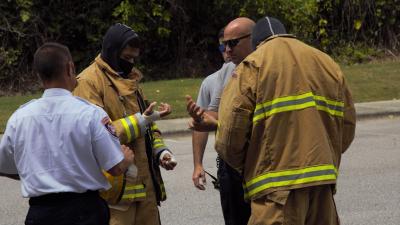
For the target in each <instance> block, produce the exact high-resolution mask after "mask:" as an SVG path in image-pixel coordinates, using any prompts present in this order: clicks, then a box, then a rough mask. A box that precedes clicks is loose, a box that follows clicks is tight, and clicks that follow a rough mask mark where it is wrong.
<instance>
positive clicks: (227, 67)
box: [197, 62, 236, 112]
mask: <svg viewBox="0 0 400 225" xmlns="http://www.w3.org/2000/svg"><path fill="white" fill-rule="evenodd" d="M235 67H236V66H235V64H233V63H232V62H229V63H224V65H222V67H221V69H219V70H218V71H217V72H215V73H213V74H211V75H209V76H208V77H207V78H206V79H204V81H203V83H202V84H201V87H200V91H199V96H198V98H197V105H199V106H200V107H202V108H204V109H207V110H210V111H215V112H217V111H218V107H219V102H220V100H221V94H222V91H223V90H224V87H225V85H226V84H227V83H228V81H229V79H230V78H231V75H232V73H233V71H234V69H235Z"/></svg>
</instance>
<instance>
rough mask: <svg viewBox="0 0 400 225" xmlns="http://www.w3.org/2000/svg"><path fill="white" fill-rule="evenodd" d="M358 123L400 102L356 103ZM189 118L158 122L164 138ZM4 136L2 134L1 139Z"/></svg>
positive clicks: (398, 110) (392, 112)
mask: <svg viewBox="0 0 400 225" xmlns="http://www.w3.org/2000/svg"><path fill="white" fill-rule="evenodd" d="M355 107H356V113H357V121H359V120H365V119H373V118H381V117H386V116H389V117H390V116H400V100H390V101H377V102H364V103H356V104H355ZM189 119H190V118H189V117H187V118H179V119H169V120H160V121H157V126H158V127H159V128H160V130H161V132H162V134H163V135H164V136H176V135H188V134H190V133H191V132H192V131H191V130H190V129H189V128H188V121H189ZM1 136H2V134H1V133H0V138H1Z"/></svg>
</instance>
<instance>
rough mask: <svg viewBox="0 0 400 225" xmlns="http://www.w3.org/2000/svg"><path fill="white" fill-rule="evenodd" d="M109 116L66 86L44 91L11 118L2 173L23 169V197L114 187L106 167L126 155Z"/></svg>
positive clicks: (0, 150) (0, 147)
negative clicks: (107, 124) (74, 94)
mask: <svg viewBox="0 0 400 225" xmlns="http://www.w3.org/2000/svg"><path fill="white" fill-rule="evenodd" d="M104 118H106V119H107V118H108V117H107V114H106V113H105V112H104V110H103V109H101V108H99V107H97V106H95V105H93V104H91V103H88V102H87V101H85V100H83V99H80V98H78V97H74V96H72V93H71V92H69V91H67V90H65V89H58V88H53V89H47V90H45V92H44V94H43V96H42V98H40V99H38V100H33V101H31V102H29V103H27V104H25V105H23V106H21V107H20V108H19V109H18V110H17V111H16V112H14V114H13V115H12V116H11V117H10V119H9V121H8V123H7V128H6V131H5V133H4V135H3V138H2V140H1V144H0V172H2V173H7V174H17V173H18V174H19V176H20V179H21V188H22V195H23V196H24V197H35V196H40V195H44V194H49V193H58V192H77V193H82V192H85V191H87V190H101V189H109V188H110V187H111V186H110V184H109V183H108V181H107V179H106V178H105V177H104V175H103V174H102V171H101V169H104V170H109V169H111V168H112V167H113V166H115V165H116V164H118V163H119V162H121V161H122V160H123V158H124V157H123V154H122V152H121V148H120V143H119V140H118V138H117V137H116V136H113V135H112V133H113V132H112V131H110V127H108V128H107V126H106V124H105V123H104V120H103V119H104ZM102 120H103V122H102Z"/></svg>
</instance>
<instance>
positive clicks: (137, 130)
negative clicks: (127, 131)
mask: <svg viewBox="0 0 400 225" xmlns="http://www.w3.org/2000/svg"><path fill="white" fill-rule="evenodd" d="M128 118H129V120H130V121H131V123H132V125H133V129H134V130H135V138H137V137H139V136H140V132H139V127H138V123H137V120H136V118H135V117H134V116H129V117H128Z"/></svg>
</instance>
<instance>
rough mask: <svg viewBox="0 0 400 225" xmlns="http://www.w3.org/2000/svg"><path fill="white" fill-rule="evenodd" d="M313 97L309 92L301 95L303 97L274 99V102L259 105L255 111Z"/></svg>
mask: <svg viewBox="0 0 400 225" xmlns="http://www.w3.org/2000/svg"><path fill="white" fill-rule="evenodd" d="M311 96H313V94H312V92H307V93H305V94H301V95H294V96H285V97H280V98H276V99H274V100H272V101H268V102H264V103H260V104H257V106H256V109H255V110H256V111H257V110H259V109H261V108H266V107H268V106H271V105H274V104H277V103H279V102H287V101H291V100H297V99H303V98H306V97H311Z"/></svg>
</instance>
